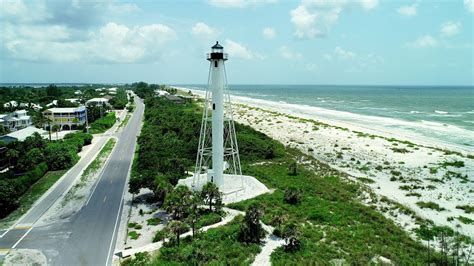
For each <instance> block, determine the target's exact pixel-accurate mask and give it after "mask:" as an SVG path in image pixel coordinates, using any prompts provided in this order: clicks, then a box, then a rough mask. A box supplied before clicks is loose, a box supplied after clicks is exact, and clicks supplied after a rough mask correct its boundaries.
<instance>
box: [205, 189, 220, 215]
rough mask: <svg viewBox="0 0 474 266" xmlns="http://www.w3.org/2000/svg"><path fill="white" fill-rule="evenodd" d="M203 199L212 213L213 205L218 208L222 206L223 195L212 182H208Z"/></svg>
mask: <svg viewBox="0 0 474 266" xmlns="http://www.w3.org/2000/svg"><path fill="white" fill-rule="evenodd" d="M201 198H202V199H203V200H204V202H205V204H208V205H209V211H211V212H212V206H213V204H214V205H216V206H218V205H220V206H222V193H221V192H219V188H218V187H217V186H216V185H215V184H214V183H212V182H207V183H206V184H205V185H204V186H203V187H202V190H201ZM216 211H218V210H216Z"/></svg>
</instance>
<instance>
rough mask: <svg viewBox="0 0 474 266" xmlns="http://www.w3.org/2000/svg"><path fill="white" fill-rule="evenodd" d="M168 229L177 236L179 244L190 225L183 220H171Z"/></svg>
mask: <svg viewBox="0 0 474 266" xmlns="http://www.w3.org/2000/svg"><path fill="white" fill-rule="evenodd" d="M168 230H169V231H170V232H171V233H173V234H174V235H175V236H176V244H177V245H178V246H179V237H180V235H181V234H182V233H184V232H186V230H188V226H187V225H186V224H185V223H183V222H181V221H176V220H175V221H171V222H170V223H169V224H168Z"/></svg>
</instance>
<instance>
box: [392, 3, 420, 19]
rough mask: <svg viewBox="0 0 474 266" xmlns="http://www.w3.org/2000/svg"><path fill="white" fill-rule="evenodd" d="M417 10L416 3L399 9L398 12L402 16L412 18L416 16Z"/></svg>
mask: <svg viewBox="0 0 474 266" xmlns="http://www.w3.org/2000/svg"><path fill="white" fill-rule="evenodd" d="M416 8H417V4H416V3H414V4H413V5H409V6H401V7H399V8H398V9H397V12H398V14H400V15H403V16H407V17H412V16H415V15H416Z"/></svg>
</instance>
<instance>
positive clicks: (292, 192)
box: [284, 187, 303, 205]
mask: <svg viewBox="0 0 474 266" xmlns="http://www.w3.org/2000/svg"><path fill="white" fill-rule="evenodd" d="M302 193H303V192H302V191H301V190H300V189H297V188H294V187H290V188H287V189H286V190H285V197H284V200H285V202H286V203H289V204H293V205H294V204H298V203H299V202H300V201H301V196H302V195H301V194H302Z"/></svg>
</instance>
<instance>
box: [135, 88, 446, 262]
mask: <svg viewBox="0 0 474 266" xmlns="http://www.w3.org/2000/svg"><path fill="white" fill-rule="evenodd" d="M145 103H146V110H145V123H144V126H143V130H142V135H141V136H140V137H139V141H138V143H139V144H140V148H139V149H138V158H137V161H136V164H137V167H136V168H135V169H134V171H135V172H134V174H133V176H132V180H134V179H135V181H133V182H131V184H130V191H137V189H139V188H141V187H149V188H151V189H152V190H153V191H155V194H157V195H158V194H159V195H161V196H163V195H164V201H165V202H166V201H167V198H168V197H169V196H170V193H171V194H173V192H170V191H171V190H170V189H169V188H167V186H169V185H170V184H172V185H174V184H175V183H176V181H177V179H178V178H180V177H184V175H181V173H182V172H184V171H185V170H184V169H190V170H193V168H192V167H193V164H194V160H195V156H196V149H197V137H198V136H196V132H199V128H200V120H201V112H200V109H199V108H198V107H197V106H196V105H194V104H192V103H186V104H182V105H176V104H173V103H171V102H168V101H166V100H162V99H154V98H151V97H149V98H147V99H146V100H145ZM317 126H318V127H322V126H323V125H321V124H317ZM236 127H237V139H238V143H239V148H240V152H241V158H242V169H243V172H244V174H246V175H251V176H254V177H256V178H257V179H258V180H260V181H261V182H263V183H264V184H265V185H266V186H267V187H268V188H270V189H273V190H274V192H273V193H271V194H264V195H261V196H259V197H257V198H254V199H250V200H246V201H243V202H239V203H235V204H230V205H229V207H231V208H236V209H239V210H242V211H247V213H249V210H250V209H254V208H256V210H257V211H258V213H259V214H258V215H255V213H254V214H253V215H252V217H253V218H251V219H250V218H246V219H244V218H243V217H237V218H236V219H235V220H234V221H233V222H232V223H230V224H227V225H225V226H222V227H218V228H215V229H211V230H209V231H206V232H204V233H198V234H196V235H195V236H194V238H193V237H191V236H190V237H186V238H184V239H181V240H180V244H179V245H177V243H176V242H177V241H178V240H177V239H176V240H173V239H174V238H172V239H171V240H170V241H169V242H167V243H166V244H165V245H164V246H163V247H162V248H161V249H160V251H159V252H158V254H157V256H156V257H155V258H154V259H150V262H147V263H146V264H152V265H175V264H186V265H202V264H214V265H216V264H238V265H241V264H243V265H247V264H250V263H251V262H252V261H253V258H254V256H255V255H256V254H257V253H258V252H259V251H260V246H259V245H258V244H256V243H253V241H255V242H258V240H257V238H258V239H261V238H260V237H261V234H260V233H258V234H257V235H256V236H257V237H256V238H255V235H254V238H252V237H248V236H249V233H248V232H250V231H252V232H261V231H259V230H256V231H253V230H254V229H255V227H254V226H256V224H257V223H255V221H256V220H260V218H261V220H262V221H263V222H264V223H266V224H270V225H273V226H276V227H277V228H278V230H279V231H280V233H279V234H280V235H281V236H283V237H284V238H285V241H286V245H285V247H281V248H278V249H277V250H276V251H275V252H274V253H273V254H272V256H271V260H272V263H273V264H275V265H287V264H288V265H315V264H316V265H318V264H321V265H324V264H327V263H328V262H329V261H331V260H332V259H344V260H345V261H346V262H347V263H348V264H363V265H365V264H370V261H371V259H372V258H373V257H375V256H378V255H383V256H384V257H387V258H389V259H390V260H391V261H392V262H393V263H394V264H397V265H408V264H410V265H416V264H427V263H429V262H434V263H436V262H438V260H439V254H438V253H434V252H433V255H432V257H430V258H429V259H428V258H427V257H426V256H425V255H424V254H421V253H420V250H424V246H423V245H422V244H421V243H420V242H417V241H415V240H413V239H411V238H410V236H409V235H408V234H407V233H406V232H405V231H403V230H402V229H401V228H399V227H398V226H396V225H395V224H394V223H393V222H392V221H391V220H389V219H387V218H385V217H384V216H383V215H382V214H380V213H379V212H377V211H376V210H375V209H373V208H371V207H369V206H365V205H363V204H362V203H360V201H359V200H358V197H359V195H360V193H361V191H362V189H363V187H364V186H361V185H360V184H359V183H356V182H349V181H347V179H346V178H343V177H344V174H342V173H340V172H338V171H336V170H333V169H331V168H330V167H329V166H327V165H325V164H323V163H320V162H318V161H316V160H314V159H313V158H312V157H308V156H305V155H304V154H302V153H301V152H299V151H297V150H294V149H290V148H285V147H284V146H283V145H282V144H280V143H279V142H277V141H275V140H272V139H271V138H269V137H267V136H266V135H264V134H262V133H260V132H256V131H255V130H253V129H252V128H250V127H247V126H243V125H236ZM296 161H303V162H305V163H304V165H300V166H299V167H298V168H297V170H296V172H295V171H292V169H294V167H293V166H294V164H295V162H296ZM177 162H179V163H177ZM256 162H265V163H264V164H255V163H256ZM177 166H179V167H177ZM292 167H293V168H292ZM170 168H171V169H170ZM181 169H183V170H181ZM181 171H182V172H181ZM392 174H393V175H396V176H400V175H401V174H400V173H398V172H392ZM289 188H291V190H290V189H289ZM293 189H294V190H293ZM290 191H291V192H292V193H289V192H290ZM294 191H297V193H293V192H294ZM180 193H181V192H180ZM285 194H286V196H285ZM291 194H293V195H297V197H296V198H297V200H296V201H293V200H289V201H287V200H286V199H285V198H288V199H289V198H290V197H289V196H290V195H291ZM182 195H188V194H187V193H182ZM155 196H156V195H155ZM161 196H160V198H161ZM171 197H174V196H171ZM185 197H187V196H185ZM190 197H191V198H194V197H192V196H190ZM185 201H187V199H186V200H185ZM254 206H258V207H254ZM178 207H179V206H178ZM179 208H181V207H179ZM399 208H400V211H401V212H404V213H405V212H406V213H412V212H411V210H409V209H407V208H405V209H403V206H401V205H400V207H399ZM190 209H192V208H188V211H187V215H188V217H190V216H192V215H191V213H192V211H191V210H190ZM175 211H176V210H173V211H172V212H171V213H173V214H174V213H175ZM175 216H176V217H179V218H180V219H181V220H180V221H185V222H187V221H188V218H186V214H185V215H181V214H176V215H175ZM256 216H257V217H258V218H257V219H255V217H256ZM191 218H192V217H191ZM192 220H193V222H188V223H190V224H194V225H195V224H196V220H197V219H194V218H193V219H192ZM244 220H247V221H245V222H244ZM178 221H179V220H178ZM248 221H251V223H249V222H248ZM292 224H293V225H292ZM176 227H177V228H179V227H180V226H176ZM168 232H169V231H168ZM167 235H168V233H166V232H164V231H160V232H158V233H157V234H156V235H155V239H154V240H155V241H158V240H160V239H164V238H166V237H167ZM242 241H246V242H248V243H245V242H242ZM209 246H212V247H213V248H212V249H209V248H208V247H209Z"/></svg>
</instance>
